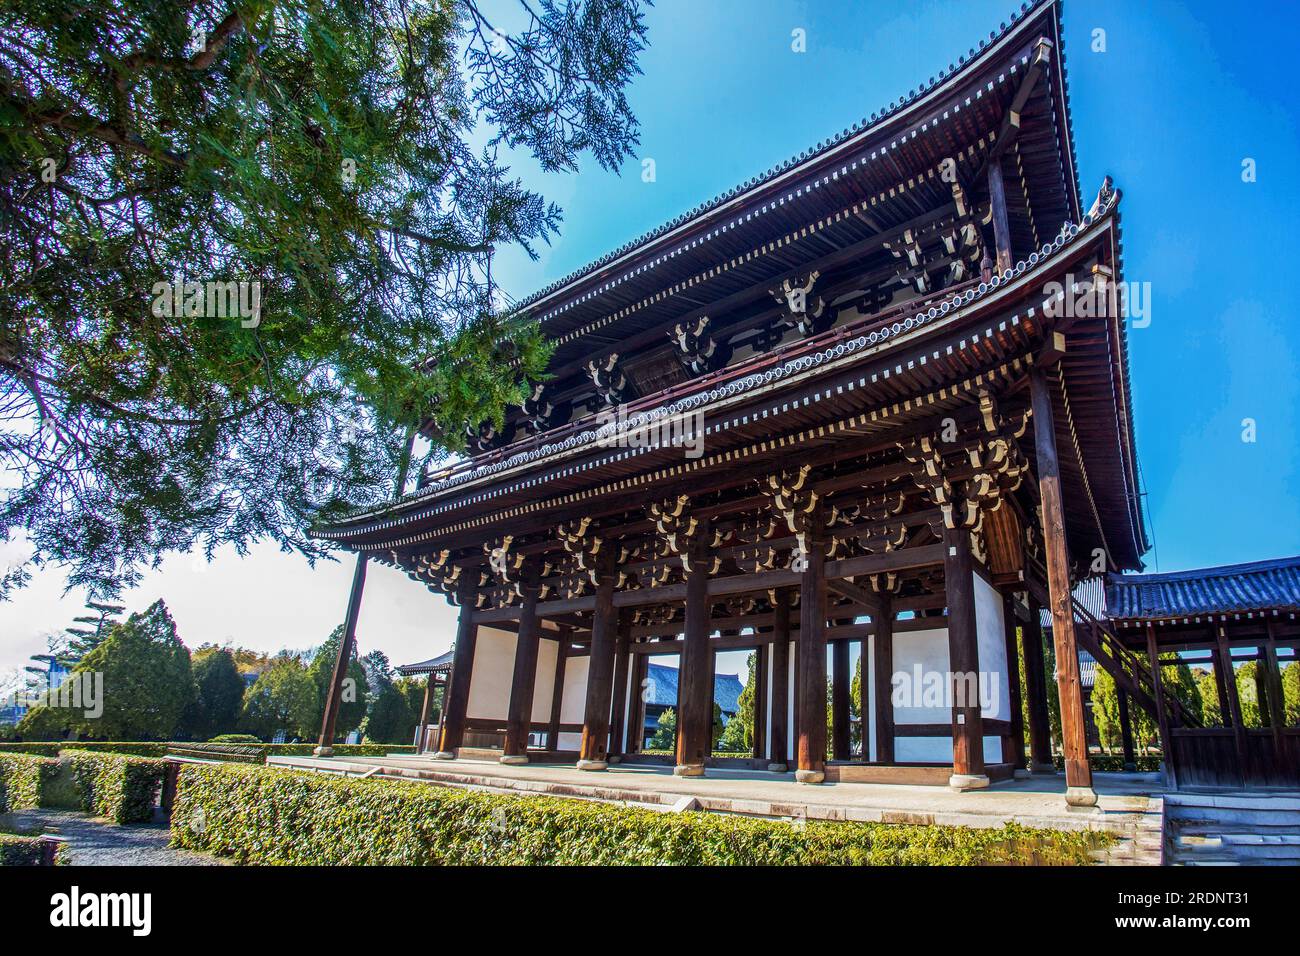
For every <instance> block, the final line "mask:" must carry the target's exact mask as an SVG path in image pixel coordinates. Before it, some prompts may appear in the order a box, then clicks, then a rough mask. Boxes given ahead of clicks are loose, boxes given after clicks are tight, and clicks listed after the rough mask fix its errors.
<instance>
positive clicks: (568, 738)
mask: <svg viewBox="0 0 1300 956" xmlns="http://www.w3.org/2000/svg"><path fill="white" fill-rule="evenodd" d="M565 666H566V667H567V666H568V665H567V664H566V665H565ZM557 739H558V740H559V749H560V750H580V749H581V748H582V734H575V733H569V732H566V731H560V734H559V737H558V738H557Z"/></svg>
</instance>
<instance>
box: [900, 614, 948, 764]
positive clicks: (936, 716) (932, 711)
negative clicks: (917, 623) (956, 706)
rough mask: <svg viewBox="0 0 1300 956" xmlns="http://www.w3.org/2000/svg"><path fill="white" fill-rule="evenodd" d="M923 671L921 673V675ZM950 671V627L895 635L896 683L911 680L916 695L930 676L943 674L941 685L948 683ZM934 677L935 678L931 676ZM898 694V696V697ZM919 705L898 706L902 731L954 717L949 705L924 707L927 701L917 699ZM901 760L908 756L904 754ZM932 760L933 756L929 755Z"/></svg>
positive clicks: (912, 694) (912, 693)
mask: <svg viewBox="0 0 1300 956" xmlns="http://www.w3.org/2000/svg"><path fill="white" fill-rule="evenodd" d="M918 673H919V675H920V676H917V675H918ZM947 673H948V628H947V627H935V628H927V629H926V630H924V631H898V632H896V633H895V634H894V673H893V675H892V682H891V685H890V686H891V687H893V686H894V683H893V682H898V681H903V680H905V681H906V682H907V686H908V688H909V693H910V695H911V696H912V697H916V696H919V694H918V693H916V692H913V691H912V690H911V689H913V688H915V689H916V691H919V692H922V693H923V692H924V690H925V689H926V683H925V681H926V678H927V677H928V676H929V675H933V674H938V675H940V677H939V680H940V683H941V685H942V684H946V675H947ZM930 679H931V680H934V679H935V678H933V677H931V678H930ZM897 696H898V695H895V699H897ZM912 703H913V704H914V705H915V706H909V707H895V708H894V725H895V727H896V728H897V732H898V733H899V734H902V732H903V725H905V724H946V723H949V722H950V721H951V720H952V709H951V708H950V707H947V706H943V705H941V706H938V707H924V706H920V705H921V704H922V703H923V701H921V700H913V701H912ZM898 759H899V760H904V759H909V758H904V757H903V756H902V755H901V754H900V755H899V757H898ZM926 759H929V758H926ZM948 759H952V741H951V740H950V741H948Z"/></svg>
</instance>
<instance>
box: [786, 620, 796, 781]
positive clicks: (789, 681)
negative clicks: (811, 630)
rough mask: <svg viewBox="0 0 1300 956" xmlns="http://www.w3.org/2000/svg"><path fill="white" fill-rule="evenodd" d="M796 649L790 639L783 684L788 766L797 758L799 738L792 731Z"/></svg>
mask: <svg viewBox="0 0 1300 956" xmlns="http://www.w3.org/2000/svg"><path fill="white" fill-rule="evenodd" d="M797 650H798V646H797V645H796V644H795V642H794V641H791V642H790V651H789V654H788V655H787V656H788V658H789V667H790V673H789V675H788V676H787V678H786V685H785V686H786V690H787V693H786V698H787V706H786V715H785V726H786V732H785V749H786V755H785V757H786V763H787V764H789V766H791V767H793V766H794V765H795V760H796V759H797V757H798V753H799V738H798V736H797V735H796V734H795V732H794V688H795V683H794V675H795V665H796V663H798V662H797V661H796V660H795V653H796V651H797Z"/></svg>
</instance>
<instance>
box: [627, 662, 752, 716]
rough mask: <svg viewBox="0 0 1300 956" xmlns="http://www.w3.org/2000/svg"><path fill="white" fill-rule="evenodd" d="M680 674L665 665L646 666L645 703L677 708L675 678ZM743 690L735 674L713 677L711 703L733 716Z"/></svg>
mask: <svg viewBox="0 0 1300 956" xmlns="http://www.w3.org/2000/svg"><path fill="white" fill-rule="evenodd" d="M679 676H680V672H679V671H678V670H677V668H676V667H669V666H668V665H667V664H648V665H647V666H646V691H647V694H648V696H647V697H646V703H647V704H648V705H650V706H652V707H676V706H677V678H678V677H679ZM744 689H745V685H744V684H743V683H741V680H740V678H739V677H738V676H737V675H735V674H714V675H713V702H714V703H715V704H717V705H718V707H719V708H720V709H721V710H722V712H723V713H724V714H734V713H735V712H736V711H738V710H739V709H740V692H741V691H743V690H744Z"/></svg>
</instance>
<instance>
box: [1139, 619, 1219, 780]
mask: <svg viewBox="0 0 1300 956" xmlns="http://www.w3.org/2000/svg"><path fill="white" fill-rule="evenodd" d="M1147 658H1148V659H1149V660H1150V662H1151V688H1152V690H1153V691H1154V692H1155V697H1156V724H1157V726H1158V727H1159V728H1160V755H1161V759H1162V760H1163V762H1164V765H1165V786H1166V787H1168V788H1169V789H1171V790H1172V789H1175V788H1176V787H1177V786H1178V762H1177V760H1175V759H1174V752H1173V747H1174V741H1173V738H1172V737H1171V736H1170V735H1169V712H1168V711H1167V710H1166V708H1165V689H1164V677H1163V676H1162V675H1161V672H1160V645H1159V644H1158V643H1157V641H1156V629H1155V628H1154V627H1153V626H1152V625H1151V622H1150V621H1148V622H1147ZM1216 669H1217V668H1216Z"/></svg>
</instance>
